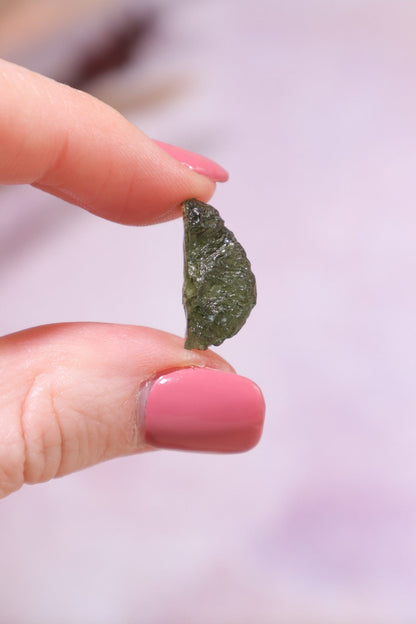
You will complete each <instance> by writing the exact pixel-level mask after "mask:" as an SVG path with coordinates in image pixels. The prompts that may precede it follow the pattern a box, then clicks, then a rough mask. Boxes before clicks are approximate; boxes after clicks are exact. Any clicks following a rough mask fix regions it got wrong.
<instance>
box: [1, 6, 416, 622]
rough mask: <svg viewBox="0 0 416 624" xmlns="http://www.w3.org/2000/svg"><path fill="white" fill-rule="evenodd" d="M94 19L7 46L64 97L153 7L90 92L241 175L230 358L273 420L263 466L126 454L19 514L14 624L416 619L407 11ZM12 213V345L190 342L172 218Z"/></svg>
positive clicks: (109, 10)
mask: <svg viewBox="0 0 416 624" xmlns="http://www.w3.org/2000/svg"><path fill="white" fill-rule="evenodd" d="M96 4H99V3H96ZM103 4H105V5H106V7H105V10H104V9H103V8H102V9H101V10H99V9H98V8H97V7H96V8H95V11H96V12H93V13H90V12H88V11H86V13H85V14H84V15H83V16H82V17H81V16H80V15H78V16H77V17H76V19H74V21H71V20H69V21H68V20H66V22H65V25H63V24H62V23H57V24H55V25H54V29H51V30H50V31H48V33H46V34H45V33H43V34H42V41H41V43H39V41H37V40H36V37H35V39H30V37H29V36H28V37H27V43H26V44H24V43H23V42H22V41H20V42H18V44H17V43H16V40H15V41H14V44H13V42H12V43H10V41H9V42H6V43H7V45H6V43H4V44H3V49H2V48H1V45H0V52H1V54H3V55H4V56H6V58H10V59H12V60H16V61H17V62H21V63H23V64H26V65H28V66H30V67H33V68H35V69H38V70H39V71H45V72H47V73H49V74H50V75H55V76H57V77H59V75H60V74H59V72H60V71H61V73H62V74H64V73H65V71H66V68H67V67H69V66H70V62H71V61H72V62H75V60H76V59H77V58H78V57H79V55H81V53H82V51H83V50H85V49H87V48H88V46H91V45H93V44H94V42H95V41H97V42H99V41H100V37H101V38H102V37H105V36H107V34H108V32H111V28H112V27H114V24H115V23H122V21H123V19H124V15H125V13H124V11H125V7H127V6H128V7H129V10H130V12H133V13H136V14H137V13H138V12H140V11H146V10H147V9H148V8H149V7H151V8H155V7H157V8H158V13H157V19H156V27H155V30H154V33H153V35H152V37H151V38H150V40H149V41H148V42H147V43H146V45H145V46H144V48H143V49H141V51H140V54H137V58H134V59H133V60H132V62H131V63H130V65H129V66H128V68H125V69H123V70H121V71H119V72H118V73H117V74H112V75H109V76H107V77H104V78H102V79H101V80H100V81H98V82H97V83H96V84H94V85H91V89H92V91H93V92H94V93H96V94H97V95H98V96H99V97H102V98H103V99H106V100H107V101H109V102H111V103H112V104H114V105H115V106H118V107H119V108H120V109H121V110H122V111H123V112H124V113H125V114H126V115H128V116H129V118H130V119H132V120H133V121H134V122H135V123H137V124H138V125H139V126H140V127H141V128H142V129H143V130H144V131H145V132H147V133H148V134H150V136H153V137H156V138H159V139H161V140H164V141H169V142H172V143H177V144H178V145H182V146H183V147H186V148H188V149H194V150H196V151H200V152H201V153H204V154H205V155H207V156H211V157H213V158H215V159H216V160H218V161H219V162H220V163H221V164H222V165H224V166H225V167H226V168H227V169H228V170H229V171H230V174H231V178H230V181H229V182H228V183H227V184H226V185H224V186H221V187H219V188H218V190H217V193H216V195H215V198H214V200H213V203H214V205H216V207H217V208H219V209H220V211H221V212H222V214H223V216H224V218H225V220H226V222H227V224H228V225H229V226H230V227H231V229H233V230H234V232H235V233H236V235H237V236H238V237H239V239H240V240H241V241H242V242H243V244H244V245H245V247H246V249H247V252H248V254H249V256H250V258H251V259H252V264H253V267H254V270H255V273H256V275H257V278H258V291H259V302H258V306H257V308H256V309H255V311H254V312H253V314H252V316H251V318H250V320H249V322H248V323H247V325H246V326H245V328H244V329H243V330H242V331H241V333H240V334H239V335H238V337H236V338H234V339H233V340H232V341H229V342H227V343H226V344H224V345H223V346H222V347H221V348H220V349H219V352H220V353H221V355H223V356H224V357H226V358H228V359H229V360H230V361H231V362H232V363H233V365H234V366H235V367H236V368H237V370H238V372H240V373H241V374H243V375H246V376H248V377H251V378H253V379H254V380H255V381H256V382H257V383H258V384H259V385H260V386H261V387H262V388H263V391H264V394H265V398H266V402H267V424H266V428H265V432H264V437H263V440H262V442H261V443H260V445H259V446H258V447H257V448H256V449H255V450H254V451H252V452H250V453H248V454H244V455H241V456H231V457H221V456H215V455H195V454H185V453H175V452H171V453H169V452H165V453H155V454H149V455H146V456H141V457H131V458H125V459H121V460H117V461H113V462H111V463H108V464H103V465H100V466H97V467H95V468H92V469H90V470H88V471H84V472H82V473H78V474H75V475H73V476H70V477H66V478H65V479H62V480H57V481H53V482H50V483H47V484H44V485H41V486H36V487H33V486H27V487H24V488H23V489H22V490H21V491H19V492H17V493H16V494H14V495H12V496H11V497H9V498H8V499H6V500H3V501H2V502H1V503H0V577H1V578H0V619H1V621H2V622H5V623H6V622H7V624H38V623H42V624H49V623H56V622H59V624H67V623H68V624H70V623H71V624H74V623H78V622H79V623H80V624H81V623H82V624H95V623H100V624H119V623H123V624H133V623H136V622H140V623H144V624H162V623H163V624H165V623H169V624H187V623H188V622H189V623H196V622H197V623H198V624H253V623H256V624H315V623H317V624H318V623H319V624H392V623H394V624H414V622H415V621H416V597H415V593H414V589H415V584H416V542H415V526H416V497H415V491H416V489H415V487H416V484H415V481H416V459H415V446H416V439H415V438H416V426H415V404H416V388H415V372H416V371H415V369H416V367H415V353H416V334H415V318H416V295H415V293H416V289H415V273H416V251H415V249H416V216H415V200H416V184H415V180H416V177H415V170H416V125H415V110H416V86H415V85H416V82H415V75H416V74H415V71H416V37H415V34H414V33H415V32H416V6H415V5H413V3H411V2H401V3H398V2H393V1H390V2H385V1H379V2H372V1H371V0H367V1H362V2H355V1H352V0H340V1H339V2H335V3H334V2H331V1H330V0H326V1H325V0H321V1H318V0H315V1H312V2H308V1H307V0H303V1H302V0H293V1H290V2H283V1H281V0H260V1H259V2H256V3H252V2H249V1H248V0H221V1H219V0H198V1H191V0H188V1H184V2H173V1H172V2H168V1H165V2H162V1H159V2H151V1H150V0H148V1H147V2H141V3H135V2H132V1H130V2H127V1H125V2H118V3H117V7H116V6H115V5H114V6H113V4H112V3H111V2H106V3H103ZM0 18H1V14H0ZM17 39H18V37H17ZM64 70H65V71H64ZM0 201H1V205H2V210H1V212H0V284H1V300H2V314H1V319H2V323H1V329H2V332H3V333H7V332H9V331H14V330H17V329H19V328H23V327H28V326H32V325H35V324H40V323H49V322H54V321H73V320H95V321H110V322H120V323H137V324H143V325H151V326H156V327H160V328H162V329H165V330H168V331H172V332H175V333H179V334H183V331H184V315H183V310H182V307H181V280H182V255H181V254H182V251H181V248H182V225H181V223H180V222H174V223H168V224H164V225H160V226H157V227H153V228H144V229H137V228H128V227H123V226H119V225H116V224H113V223H107V222H105V221H102V220H99V219H97V218H95V217H93V216H91V215H89V214H86V213H84V212H82V211H81V210H80V209H76V208H73V207H69V206H67V205H65V204H64V203H63V202H60V201H58V200H56V199H54V198H50V197H46V196H44V195H42V194H41V193H40V192H37V191H35V190H33V189H30V188H14V189H2V190H1V192H0Z"/></svg>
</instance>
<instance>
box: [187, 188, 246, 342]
mask: <svg viewBox="0 0 416 624" xmlns="http://www.w3.org/2000/svg"><path fill="white" fill-rule="evenodd" d="M182 212H183V218H184V224H185V245H184V253H185V267H184V269H185V270H184V273H185V276H184V277H185V280H184V285H183V303H184V306H185V312H186V319H187V330H186V340H185V349H206V348H207V347H209V345H220V344H221V343H222V342H223V341H224V340H225V339H226V338H230V337H231V336H234V334H236V333H237V332H238V331H239V330H240V329H241V327H242V326H243V325H244V323H245V322H246V320H247V317H248V315H249V314H250V312H251V310H252V308H253V307H254V305H255V303H256V280H255V278H254V275H253V273H252V271H251V267H250V262H249V260H248V259H247V256H246V253H245V251H244V249H243V248H242V246H241V245H240V243H239V242H238V241H237V240H236V238H235V236H234V234H233V233H232V232H230V230H228V229H227V228H226V227H225V225H224V221H223V220H222V219H221V217H220V215H219V213H218V211H217V210H216V209H215V208H213V207H212V206H209V205H208V204H204V203H203V202H200V201H198V200H196V199H188V200H187V201H185V202H184V203H183V204H182Z"/></svg>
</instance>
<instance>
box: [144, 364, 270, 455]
mask: <svg viewBox="0 0 416 624" xmlns="http://www.w3.org/2000/svg"><path fill="white" fill-rule="evenodd" d="M264 412H265V404H264V399H263V395H262V393H261V390H260V388H259V387H258V386H256V384H255V383H253V382H252V381H250V379H247V378H246V377H240V376H239V375H235V374H234V373H225V372H223V371H219V370H213V369H210V368H184V369H181V370H177V371H174V372H172V373H167V374H166V375H162V376H161V377H159V378H158V379H157V380H156V381H154V382H153V383H152V384H151V385H150V387H149V390H148V396H147V401H146V405H145V408H144V418H145V440H146V443H147V444H150V445H151V446H154V447H157V448H165V449H178V450H186V451H210V452H217V453H239V452H242V451H248V450H249V449H250V448H252V447H253V446H255V445H256V444H257V442H258V441H259V440H260V437H261V433H262V429H263V421H264Z"/></svg>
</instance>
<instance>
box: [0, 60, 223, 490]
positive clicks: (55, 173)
mask: <svg viewBox="0 0 416 624" xmlns="http://www.w3.org/2000/svg"><path fill="white" fill-rule="evenodd" d="M0 93H1V97H0V184H3V185H4V184H25V183H27V184H31V185H32V186H35V187H36V188H38V189H41V190H43V191H47V192H49V193H52V194H54V195H57V196H59V197H61V198H63V199H65V200H67V201H69V202H70V203H72V204H76V205H78V206H81V207H82V208H85V209H86V210H88V211H89V212H91V213H93V214H96V215H99V216H100V217H104V218H106V219H109V220H111V221H116V222H119V223H124V224H129V225H145V224H152V223H157V222H161V221H166V220H169V219H174V218H176V217H178V216H180V209H179V206H180V203H181V202H182V201H184V200H185V199H187V198H189V197H196V198H198V199H201V200H202V201H207V200H208V199H209V198H210V197H211V196H212V194H213V192H214V189H215V184H214V182H212V181H210V180H209V179H208V178H205V177H204V176H202V175H199V174H197V173H195V172H193V171H192V170H191V169H189V168H187V167H185V166H184V165H182V164H181V163H179V162H178V161H176V160H175V159H173V158H172V157H171V156H169V155H168V154H166V153H165V152H164V151H163V150H161V149H160V148H159V147H158V146H157V145H156V144H155V143H154V142H153V141H151V140H150V139H149V138H148V137H147V136H146V135H144V134H143V133H142V132H141V131H140V130H138V129H137V128H136V127H135V126H133V125H132V124H130V123H129V122H128V121H126V120H125V119H124V118H123V117H122V116H121V115H120V114H119V113H117V112H116V111H115V110H113V109H111V108H110V107H108V106H106V105H105V104H103V103H102V102H100V101H98V100H96V99H94V98H93V97H91V96H89V95H87V94H85V93H83V92H80V91H77V90H74V89H71V88H69V87H67V86H64V85H61V84H59V83H56V82H54V81H52V80H50V79H47V78H45V77H43V76H40V75H38V74H35V73H33V72H30V71H28V70H26V69H23V68H21V67H18V66H16V65H13V64H10V63H7V62H5V61H1V60H0ZM22 296H23V297H24V293H22ZM189 366H208V367H211V368H218V369H222V370H225V371H232V370H233V369H232V367H231V366H230V365H229V364H227V363H226V362H225V361H224V360H222V359H221V358H220V357H219V356H218V355H216V354H215V353H213V352H210V351H205V352H196V351H187V350H185V349H184V348H183V339H182V338H179V337H177V336H173V335H171V334H167V333H165V332H162V331H157V330H154V329H149V328H145V327H136V326H118V325H107V324H94V323H86V324H82V323H74V324H63V325H49V326H43V327H38V328H34V329H30V330H26V331H22V332H18V333H16V334H11V335H9V336H4V337H1V338H0V497H4V496H7V495H8V494H10V493H12V492H14V491H16V490H18V489H19V488H20V487H21V486H22V485H23V484H24V483H39V482H42V481H46V480H49V479H52V478H54V477H60V476H64V475H66V474H69V473H71V472H74V471H76V470H80V469H82V468H85V467H87V466H91V465H93V464H95V463H98V462H101V461H104V460H107V459H111V458H114V457H118V456H122V455H128V454H134V453H140V452H142V451H145V450H147V448H146V445H145V444H144V441H143V432H142V431H141V429H140V426H139V424H138V419H137V395H138V393H139V391H140V388H141V386H142V384H143V383H144V381H146V380H147V379H149V378H152V377H155V376H157V375H158V374H160V373H161V372H164V371H167V370H173V369H177V368H182V367H189Z"/></svg>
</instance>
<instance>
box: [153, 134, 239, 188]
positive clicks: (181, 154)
mask: <svg viewBox="0 0 416 624" xmlns="http://www.w3.org/2000/svg"><path fill="white" fill-rule="evenodd" d="M154 142H155V143H156V144H157V145H159V147H161V148H162V149H163V150H164V151H165V152H167V153H168V154H169V155H170V156H173V158H175V159H176V160H179V162H181V163H182V164H183V165H186V167H189V169H192V170H193V171H196V173H200V174H201V175H203V176H205V177H207V178H209V179H210V180H213V182H226V181H227V180H228V173H227V171H226V170H225V169H223V168H222V167H221V166H220V165H218V164H217V163H216V162H214V161H213V160H210V159H209V158H205V156H201V155H200V154H195V152H189V151H188V150H185V149H182V148H181V147H176V146H175V145H170V143H163V142H162V141H154Z"/></svg>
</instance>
